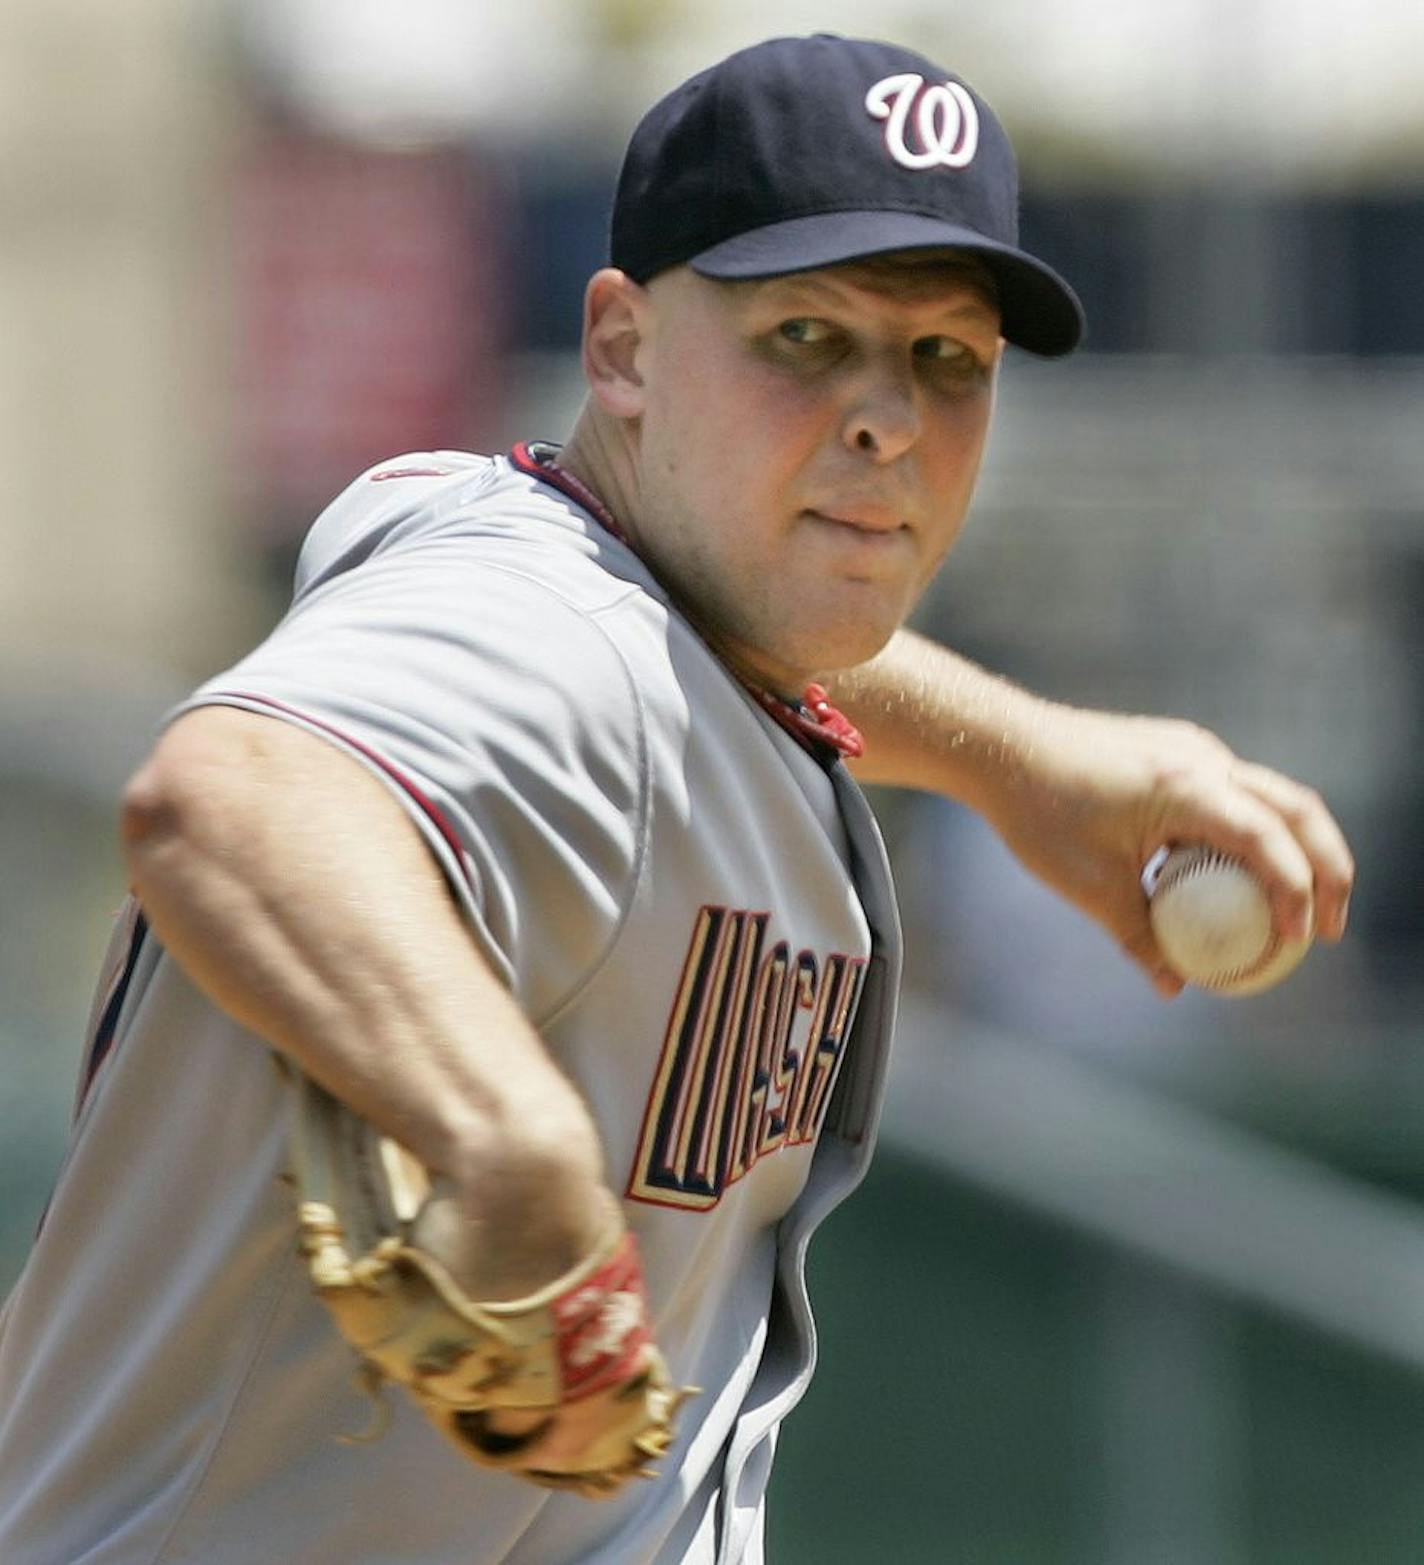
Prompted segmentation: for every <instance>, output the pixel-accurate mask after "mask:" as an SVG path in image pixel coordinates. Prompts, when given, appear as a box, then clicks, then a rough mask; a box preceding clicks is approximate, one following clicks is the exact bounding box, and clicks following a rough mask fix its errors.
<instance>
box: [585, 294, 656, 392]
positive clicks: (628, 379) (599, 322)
mask: <svg viewBox="0 0 1424 1565" xmlns="http://www.w3.org/2000/svg"><path fill="white" fill-rule="evenodd" d="M650 318H651V307H650V304H649V300H648V292H647V289H645V288H643V287H641V286H640V285H639V284H638V283H635V282H634V281H633V279H632V278H631V277H629V276H628V274H627V273H626V272H620V271H619V270H618V269H617V268H616V267H612V266H605V267H604V268H603V269H602V271H598V272H595V273H594V274H593V276H592V277H590V278H589V280H588V287H587V289H586V290H585V292H584V301H583V372H584V376H585V378H586V379H587V381H588V384H589V390H590V391H591V392H592V393H593V396H594V399H595V400H596V401H597V402H598V404H599V406H600V407H602V408H603V410H604V411H605V412H607V413H611V414H612V415H613V416H614V417H615V418H637V417H638V416H639V415H640V414H641V413H642V412H643V408H644V401H645V396H644V391H645V388H644V381H643V371H642V365H641V362H640V359H641V355H640V354H639V349H640V348H641V347H642V345H643V341H644V333H645V331H646V329H647V325H648V322H649V320H650Z"/></svg>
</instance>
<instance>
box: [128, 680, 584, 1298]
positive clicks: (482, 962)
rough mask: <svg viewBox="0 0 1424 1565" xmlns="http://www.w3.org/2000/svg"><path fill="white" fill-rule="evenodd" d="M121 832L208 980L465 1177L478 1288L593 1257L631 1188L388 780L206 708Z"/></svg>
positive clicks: (467, 1248)
mask: <svg viewBox="0 0 1424 1565" xmlns="http://www.w3.org/2000/svg"><path fill="white" fill-rule="evenodd" d="M122 833H123V841H124V849H125V855H126V859H127V863H128V869H129V873H130V876H131V881H132V885H133V889H134V892H135V894H136V896H137V897H138V899H139V901H140V903H141V904H142V906H143V908H144V911H145V913H146V915H147V917H148V919H149V922H150V924H151V925H152V927H153V929H154V932H155V934H156V935H157V936H158V938H159V939H160V940H161V941H162V942H163V945H164V946H165V948H166V949H167V950H168V951H169V952H170V953H171V954H172V956H173V957H174V958H175V959H176V960H177V961H178V962H179V963H180V964H181V965H182V967H183V968H184V969H185V970H186V972H187V973H188V974H189V976H190V977H191V978H192V980H193V981H194V982H195V983H196V984H197V985H198V986H199V987H200V988H201V989H202V990H204V991H205V992H206V993H207V994H208V996H209V997H210V998H211V999H212V1000H213V1001H214V1002H215V1003H216V1004H218V1005H219V1006H221V1007H222V1008H223V1009H224V1010H225V1011H227V1012H228V1013H229V1014H230V1015H232V1016H233V1017H234V1018H236V1019H237V1020H238V1021H239V1022H241V1023H242V1024H243V1025H244V1026H246V1027H247V1028H249V1029H250V1030H251V1031H252V1032H254V1033H256V1034H257V1035H258V1036H259V1037H261V1038H263V1039H265V1040H267V1041H268V1042H269V1043H271V1044H272V1045H273V1046H274V1047H275V1048H276V1049H277V1050H279V1051H280V1052H281V1053H282V1054H284V1055H286V1056H288V1057H289V1058H290V1059H291V1060H292V1061H293V1062H294V1063H295V1064H296V1065H297V1066H298V1067H299V1068H300V1069H301V1070H303V1071H305V1072H306V1073H307V1074H308V1075H310V1076H311V1077H312V1078H313V1079H314V1080H316V1081H318V1082H320V1083H321V1084H322V1085H324V1086H325V1087H326V1088H327V1089H328V1091H330V1092H331V1093H332V1094H333V1095H334V1096H336V1097H338V1098H340V1099H341V1100H342V1101H343V1102H345V1103H346V1104H347V1105H348V1106H349V1107H350V1108H352V1109H353V1110H355V1111H356V1112H357V1113H359V1114H361V1115H362V1116H364V1117H365V1118H366V1119H368V1120H369V1121H370V1122H371V1123H372V1124H374V1125H376V1126H377V1127H379V1128H380V1129H381V1130H382V1131H384V1132H385V1133H386V1134H388V1135H390V1136H393V1137H394V1138H395V1139H397V1140H398V1141H400V1142H401V1143H403V1144H404V1145H405V1146H407V1147H408V1148H409V1149H410V1150H411V1151H412V1152H413V1153H415V1155H416V1156H417V1157H419V1158H420V1159H421V1161H422V1162H423V1163H425V1164H426V1166H427V1167H428V1168H430V1169H431V1170H432V1171H433V1172H435V1173H436V1174H437V1175H439V1176H443V1178H444V1180H445V1181H448V1186H447V1188H449V1189H450V1190H451V1191H452V1193H453V1198H452V1202H451V1207H450V1211H451V1214H452V1215H453V1217H454V1218H455V1219H456V1220H457V1222H458V1227H459V1229H460V1235H461V1240H462V1243H461V1249H462V1252H463V1254H462V1264H461V1265H460V1266H459V1267H458V1270H459V1272H460V1273H461V1276H460V1280H461V1281H462V1283H464V1285H465V1286H466V1287H467V1288H468V1289H469V1290H470V1291H471V1292H472V1294H473V1295H474V1296H475V1297H478V1298H486V1299H496V1298H516V1297H519V1296H521V1295H523V1294H527V1293H529V1292H532V1291H534V1290H535V1289H537V1288H539V1287H541V1286H543V1285H544V1284H546V1283H547V1282H549V1281H550V1280H551V1279H552V1278H554V1277H556V1276H559V1275H561V1274H562V1273H564V1272H566V1271H568V1270H569V1269H570V1268H571V1267H572V1266H574V1265H575V1264H576V1263H577V1262H578V1261H579V1260H580V1259H582V1258H583V1257H584V1256H585V1255H586V1254H588V1253H589V1251H590V1250H591V1249H592V1248H593V1246H594V1245H595V1243H596V1241H597V1240H598V1238H599V1236H600V1235H601V1234H602V1233H603V1232H605V1231H606V1227H607V1223H608V1219H609V1214H610V1211H611V1210H613V1209H614V1207H615V1198H614V1197H613V1195H612V1194H611V1192H610V1191H609V1190H608V1188H607V1186H606V1184H605V1179H604V1166H603V1156H602V1150H601V1147H600V1145H599V1140H598V1136H597V1132H596V1131H595V1129H594V1126H593V1122H592V1120H591V1118H590V1116H589V1113H588V1110H587V1108H586V1106H585V1104H584V1103H583V1101H582V1099H581V1097H580V1096H579V1094H578V1092H577V1091H576V1090H575V1088H574V1087H573V1085H572V1084H571V1083H570V1082H569V1081H568V1080H567V1078H566V1077H565V1076H564V1075H563V1074H562V1072H561V1071H560V1070H559V1069H558V1067H557V1066H556V1065H555V1063H554V1062H553V1060H552V1059H551V1058H550V1057H549V1054H548V1052H547V1050H546V1049H545V1047H544V1044H543V1042H542V1040H541V1039H540V1037H539V1035H538V1033H537V1031H536V1030H535V1029H534V1028H533V1027H532V1026H531V1025H530V1023H529V1021H528V1020H527V1019H526V1017H525V1016H524V1014H523V1012H522V1011H521V1009H520V1007H519V1005H518V1004H517V1002H516V1001H515V999H514V998H513V997H512V996H511V995H510V993H509V991H508V990H507V989H506V987H505V985H504V984H503V982H502V981H501V980H500V978H499V977H498V976H497V975H496V974H495V973H494V971H493V970H492V969H491V967H490V965H489V963H488V961H487V960H486V959H485V957H484V956H483V955H482V953H481V952H480V950H479V949H478V947H477V945H476V944H475V942H474V940H473V939H472V937H471V935H470V932H469V931H468V929H467V928H466V926H465V924H464V922H463V921H462V918H461V916H460V913H459V912H458V910H457V908H456V905H455V903H454V900H453V899H452V897H451V895H450V892H449V890H448V887H447V884H446V882H445V880H444V878H443V876H442V874H441V872H440V870H439V868H438V867H437V865H436V863H435V861H434V859H433V858H432V856H431V854H430V852H429V850H428V849H427V847H426V845H425V843H424V842H423V841H422V839H421V837H420V835H419V832H418V830H417V829H416V827H415V826H414V824H413V823H412V821H411V819H410V818H409V816H408V815H407V814H406V812H405V811H404V810H403V809H402V808H401V806H400V805H399V804H398V803H397V802H396V800H395V798H394V797H393V796H392V795H391V793H390V792H389V791H388V790H387V789H386V788H385V787H384V786H383V785H382V784H381V783H380V782H379V781H378V780H377V779H376V778H375V776H374V775H372V774H371V773H370V772H368V771H367V770H366V768H365V767H363V766H362V765H361V764H360V763H359V762H358V761H356V760H354V759H353V758H352V757H351V756H349V755H348V754H346V753H345V752H344V751H342V750H340V749H338V748H336V747H334V746H332V745H330V744H328V743H326V742H325V741H324V740H322V739H320V738H317V737H315V736H313V735H312V734H311V733H309V732H307V731H306V730H304V729H302V728H301V727H298V726H295V725H293V724H290V723H286V722H283V721H280V720H277V719H274V718H269V717H265V716H259V715H256V714H254V713H251V712H246V711H242V710H238V709H235V708H232V707H226V706H211V707H201V708H198V709H196V710H193V711H190V712H188V713H186V714H185V715H183V716H181V717H179V718H178V719H177V721H176V722H174V723H173V724H172V726H171V727H170V728H169V729H168V730H167V731H166V732H165V734H164V735H163V736H162V738H161V739H160V741H159V743H158V745H157V747H156V748H155V750H154V752H153V754H152V755H151V757H150V758H149V759H148V761H147V762H146V763H145V764H144V766H143V767H142V768H141V769H140V770H139V772H138V773H137V775H136V776H135V777H134V778H133V780H132V781H131V782H130V784H129V786H128V788H127V790H126V792H125V795H124V801H123V824H122Z"/></svg>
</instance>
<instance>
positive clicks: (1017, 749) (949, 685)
mask: <svg viewBox="0 0 1424 1565" xmlns="http://www.w3.org/2000/svg"><path fill="white" fill-rule="evenodd" d="M825 683H826V685H827V688H828V690H829V692H830V695H831V699H832V700H833V701H834V702H835V703H836V704H837V705H838V706H840V707H841V708H842V709H843V710H844V711H845V713H846V715H847V716H848V717H849V718H850V719H851V721H852V722H854V723H855V725H856V726H857V727H858V728H859V729H860V730H861V731H862V733H863V734H864V735H865V739H866V755H865V758H864V759H863V760H861V761H857V762H855V763H853V766H852V769H853V770H854V772H855V774H856V776H857V777H858V778H859V779H860V780H861V781H862V782H872V783H886V784H891V785H896V786H902V787H912V788H923V789H927V790H928V791H930V792H934V793H940V794H944V795H946V796H947V797H949V798H953V799H957V800H959V801H960V802H961V803H964V804H967V805H969V806H970V807H971V808H973V809H975V810H977V811H978V812H979V813H980V814H981V815H983V816H984V817H985V818H986V819H987V820H988V821H989V822H990V824H991V825H993V826H994V828H995V829H996V830H997V831H998V833H999V835H1000V836H1001V837H1002V838H1003V839H1004V841H1005V842H1006V843H1007V844H1008V846H1009V847H1010V848H1011V849H1012V850H1013V851H1014V853H1016V854H1017V855H1018V857H1019V858H1020V859H1021V860H1022V862H1023V863H1024V864H1025V865H1026V866H1027V867H1028V868H1029V869H1031V870H1032V871H1033V872H1034V873H1035V874H1036V875H1037V876H1038V877H1039V878H1040V879H1041V880H1043V881H1044V882H1045V883H1046V884H1047V885H1049V886H1051V887H1052V888H1053V889H1054V890H1056V891H1058V892H1059V893H1060V894H1062V895H1063V896H1065V897H1066V898H1067V899H1068V900H1069V901H1070V902H1073V903H1074V904H1076V905H1077V906H1078V907H1080V908H1081V909H1083V911H1084V912H1086V913H1088V914H1090V915H1091V916H1092V917H1093V918H1095V919H1097V920H1098V922H1099V923H1101V924H1102V925H1103V926H1104V927H1105V928H1106V929H1107V930H1108V931H1109V933H1110V934H1112V935H1113V936H1114V937H1115V938H1116V939H1117V941H1118V942H1119V943H1120V944H1121V946H1122V947H1123V949H1124V950H1125V951H1126V952H1127V953H1128V955H1129V956H1131V957H1132V958H1133V959H1134V960H1135V961H1137V962H1139V963H1140V964H1141V965H1142V967H1143V968H1145V969H1146V971H1147V972H1148V974H1149V975H1150V977H1151V978H1152V980H1153V982H1154V983H1155V984H1156V986H1157V988H1158V990H1159V991H1160V992H1161V993H1163V994H1165V995H1172V994H1176V993H1177V992H1178V991H1179V990H1180V988H1181V987H1182V986H1181V983H1180V981H1179V980H1178V979H1177V978H1176V977H1175V976H1174V975H1173V974H1172V973H1170V972H1169V971H1168V969H1167V968H1166V966H1165V964H1164V963H1163V961H1162V957H1161V954H1160V953H1159V952H1158V950H1157V947H1156V943H1155V942H1154V940H1153V938H1152V931H1151V927H1150V925H1149V923H1148V920H1147V904H1146V899H1145V897H1144V895H1143V892H1142V887H1141V883H1140V878H1139V877H1140V875H1141V871H1142V867H1143V864H1144V863H1145V862H1146V860H1147V859H1148V857H1149V856H1150V855H1151V854H1152V853H1153V852H1154V851H1155V850H1156V849H1157V848H1158V847H1159V846H1161V845H1162V844H1164V843H1169V842H1207V843H1210V844H1211V845H1212V846H1214V847H1216V848H1219V849H1221V850H1222V851H1223V852H1226V853H1230V854H1233V855H1235V856H1237V857H1239V858H1242V859H1244V860H1245V861H1246V862H1247V863H1248V864H1249V865H1250V866H1251V867H1252V868H1253V869H1254V870H1255V871H1256V873H1257V874H1258V875H1259V876H1260V877H1261V879H1262V880H1263V881H1264V882H1265V884H1266V887H1267V889H1268V891H1269V892H1270V896H1271V905H1272V911H1273V915H1274V920H1275V925H1276V928H1277V930H1278V931H1279V932H1280V934H1281V935H1282V936H1284V937H1294V936H1296V935H1299V934H1303V933H1304V932H1305V930H1306V928H1307V927H1308V924H1309V921H1310V919H1311V917H1312V908H1313V916H1314V922H1315V929H1316V932H1317V933H1318V934H1320V935H1321V936H1323V937H1324V938H1325V939H1327V940H1338V939H1339V938H1340V936H1341V935H1342V934H1343V933H1344V929H1345V918H1346V910H1347V906H1348V902H1349V896H1350V888H1351V885H1352V883H1353V880H1354V872H1355V870H1354V860H1353V859H1352V857H1351V854H1350V850H1349V847H1348V845H1347V844H1346V841H1345V838H1344V835H1343V833H1342V832H1341V830H1340V828H1339V826H1338V825H1337V824H1336V822H1335V820H1334V818H1333V816H1332V815H1331V813H1330V811H1329V809H1328V808H1327V807H1326V805H1325V803H1324V801H1323V800H1322V799H1321V798H1320V796H1319V794H1317V793H1316V792H1315V791H1314V789H1312V788H1309V787H1307V786H1306V785H1304V784H1302V783H1299V782H1296V781H1294V780H1293V779H1291V778H1289V777H1286V776H1283V775H1282V774H1281V773H1279V772H1276V771H1272V770H1271V769H1270V768H1269V767H1265V766H1260V765H1257V764H1255V763H1253V762H1250V761H1246V760H1243V759H1241V758H1240V757H1239V756H1237V755H1235V754H1234V753H1233V752H1232V751H1231V750H1230V748H1229V747H1228V746H1227V745H1225V744H1224V743H1222V741H1221V740H1220V739H1218V738H1216V736H1215V735H1213V734H1210V733H1208V732H1207V731H1206V730H1205V729H1202V728H1199V727H1197V726H1196V725H1195V724H1193V723H1189V722H1183V721H1179V720H1177V719H1173V718H1155V717H1135V716H1128V715H1122V714H1118V713H1113V712H1095V711H1087V710H1083V709H1079V708H1075V707H1070V706H1064V705H1062V704H1060V703H1058V702H1054V701H1047V700H1044V699H1043V698H1041V697H1039V696H1035V695H1033V694H1031V693H1030V692H1028V691H1026V690H1023V689H1021V688H1020V687H1018V686H1016V685H1014V684H1013V683H1012V682H1011V681H1009V680H1007V679H1004V678H1002V677H1000V676H998V675H995V674H991V673H989V672H987V671H986V670H984V669H982V668H979V667H977V666H976V665H975V664H973V663H971V662H969V661H968V660H967V659H965V658H962V657H960V656H958V654H956V653H954V652H951V651H950V650H949V649H948V648H946V647H942V646H940V645H938V644H937V643H935V642H932V641H929V640H926V639H925V638H924V637H923V636H919V635H916V634H915V633H914V632H912V631H901V632H900V633H899V634H898V635H897V636H896V637H895V638H894V639H893V640H892V641H891V642H890V644H889V646H887V647H886V649H885V650H884V651H883V652H882V653H881V654H880V655H879V656H878V657H877V658H875V659H873V660H872V661H870V662H869V663H866V664H863V665H862V666H861V667H859V668H856V669H851V670H847V671H846V672H844V673H841V674H838V675H835V676H833V677H830V678H828V679H827V680H826V681H825Z"/></svg>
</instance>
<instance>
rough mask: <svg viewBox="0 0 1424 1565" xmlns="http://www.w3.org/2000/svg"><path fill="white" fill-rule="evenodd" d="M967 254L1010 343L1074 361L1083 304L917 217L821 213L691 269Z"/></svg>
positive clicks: (768, 272) (750, 269)
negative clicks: (984, 274) (990, 285)
mask: <svg viewBox="0 0 1424 1565" xmlns="http://www.w3.org/2000/svg"><path fill="white" fill-rule="evenodd" d="M924 248H934V249H953V250H963V251H967V252H969V253H971V254H973V255H974V256H976V257H977V258H978V259H979V260H981V261H982V262H983V264H984V266H985V267H986V268H987V269H988V271H989V272H990V273H991V275H992V276H993V278H994V281H995V283H996V284H997V285H998V292H999V312H1000V316H1001V319H1002V325H1001V328H1000V329H1001V330H1002V332H1003V334H1004V338H1005V340H1006V341H1008V342H1011V343H1013V344H1014V345H1015V346H1016V347H1020V348H1027V349H1028V351H1029V352H1030V353H1038V354H1042V355H1043V356H1044V357H1045V358H1061V357H1062V356H1063V355H1064V354H1065V353H1071V352H1072V351H1073V349H1074V348H1076V347H1077V346H1078V344H1079V342H1080V341H1081V340H1082V336H1083V324H1084V323H1083V306H1082V305H1081V304H1080V303H1079V302H1078V296H1077V294H1075V293H1074V292H1073V290H1072V289H1071V288H1070V287H1069V286H1068V284H1067V283H1066V282H1064V280H1063V279H1062V278H1061V277H1060V276H1059V275H1058V273H1057V272H1055V271H1054V270H1053V268H1052V267H1051V266H1045V265H1044V263H1043V262H1042V261H1040V260H1038V259H1037V258H1036V257H1035V256H1031V255H1029V254H1028V252H1027V251H1025V250H1018V249H1015V248H1014V246H1012V245H1006V244H1001V243H999V242H998V241H997V240H994V239H986V238H985V237H984V235H983V234H979V233H976V232H975V231H974V230H973V229H972V228H960V227H957V226H956V225H955V224H952V223H946V222H943V221H941V220H940V219H939V218H935V217H927V216H925V215H924V214H923V213H919V212H885V211H879V212H818V213H816V214H815V215H814V216H812V217H794V218H789V219H788V220H787V221H786V222H783V223H771V224H768V225H767V226H766V227H765V228H755V229H752V230H750V231H749V232H747V233H744V234H738V235H736V236H735V237H734V238H732V239H726V240H724V241H723V242H722V243H721V244H718V245H713V246H712V248H711V249H709V250H704V251H702V252H701V253H700V254H699V255H695V256H693V257H692V259H691V260H690V261H689V263H688V264H689V265H690V266H691V267H692V269H693V271H695V272H700V273H701V274H702V275H703V276H704V277H717V278H722V279H725V280H728V281H731V280H733V279H737V278H755V277H779V276H783V275H784V274H786V273H788V272H805V271H810V270H811V269H812V268H814V267H819V266H835V265H838V264H839V263H841V262H843V261H857V260H864V259H865V258H866V257H868V256H872V255H888V254H891V253H892V252H894V251H896V250H918V249H924Z"/></svg>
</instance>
